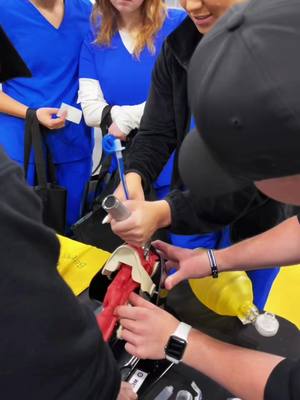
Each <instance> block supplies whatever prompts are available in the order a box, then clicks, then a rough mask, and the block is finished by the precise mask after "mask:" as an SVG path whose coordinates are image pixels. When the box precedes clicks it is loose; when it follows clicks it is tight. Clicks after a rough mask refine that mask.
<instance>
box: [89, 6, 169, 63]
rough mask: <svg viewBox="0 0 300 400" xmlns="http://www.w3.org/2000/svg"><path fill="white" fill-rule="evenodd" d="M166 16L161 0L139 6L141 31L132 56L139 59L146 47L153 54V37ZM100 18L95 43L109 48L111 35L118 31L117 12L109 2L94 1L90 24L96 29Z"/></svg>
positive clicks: (165, 9)
mask: <svg viewBox="0 0 300 400" xmlns="http://www.w3.org/2000/svg"><path fill="white" fill-rule="evenodd" d="M166 15H167V8H166V6H165V3H164V1H163V0H144V2H143V4H142V5H141V24H142V29H141V30H140V32H139V34H138V35H137V37H136V41H135V46H134V49H133V54H134V56H135V57H136V58H139V56H140V54H141V52H142V51H143V49H144V48H145V47H146V46H147V47H148V49H149V50H150V51H151V53H154V52H155V46H154V37H155V35H156V34H157V33H158V31H159V30H160V29H161V27H162V25H163V23H164V21H165V18H166ZM99 17H101V26H100V29H99V31H98V32H97V38H96V43H98V44H100V45H105V46H110V45H111V41H112V37H113V35H114V34H115V33H116V32H117V30H118V22H119V21H118V19H119V12H118V11H117V10H116V9H115V8H114V7H113V5H112V4H111V1H110V0H96V1H95V4H94V8H93V13H92V22H93V24H94V25H95V26H96V27H97V25H98V24H99Z"/></svg>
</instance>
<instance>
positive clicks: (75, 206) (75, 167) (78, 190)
mask: <svg viewBox="0 0 300 400" xmlns="http://www.w3.org/2000/svg"><path fill="white" fill-rule="evenodd" d="M55 168H56V179H57V184H58V185H60V186H63V187H64V188H66V189H67V193H68V195H67V218H66V219H67V228H66V233H68V231H69V229H70V227H71V225H73V224H74V223H75V222H76V221H77V220H78V219H79V218H80V216H81V212H82V205H83V195H84V193H85V188H86V185H87V183H88V181H89V179H90V176H91V171H92V160H91V157H88V158H85V159H83V160H79V161H72V162H68V163H63V164H55ZM27 182H28V183H29V184H30V185H31V186H33V185H34V184H35V168H34V164H29V167H28V175H27Z"/></svg>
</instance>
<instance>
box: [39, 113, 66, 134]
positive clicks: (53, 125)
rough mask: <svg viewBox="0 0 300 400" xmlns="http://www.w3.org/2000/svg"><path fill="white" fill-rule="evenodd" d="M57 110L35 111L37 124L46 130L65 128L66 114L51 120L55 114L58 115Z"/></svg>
mask: <svg viewBox="0 0 300 400" xmlns="http://www.w3.org/2000/svg"><path fill="white" fill-rule="evenodd" d="M58 111H59V109H58V108H38V109H37V110H36V116H37V119H38V121H39V123H40V124H41V125H43V126H45V127H46V128H48V129H51V130H52V129H60V128H63V127H64V126H65V123H66V116H67V112H66V111H64V112H63V113H62V114H61V116H59V117H57V118H53V116H55V117H56V114H57V113H58Z"/></svg>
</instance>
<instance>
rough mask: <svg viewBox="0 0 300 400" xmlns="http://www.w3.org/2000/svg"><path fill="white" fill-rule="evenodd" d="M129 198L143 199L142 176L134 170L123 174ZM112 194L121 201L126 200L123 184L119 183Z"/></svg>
mask: <svg viewBox="0 0 300 400" xmlns="http://www.w3.org/2000/svg"><path fill="white" fill-rule="evenodd" d="M125 179H126V183H127V187H128V192H129V198H130V200H145V195H144V190H143V186H142V178H141V176H140V175H139V174H137V173H136V172H129V173H128V174H126V175H125ZM114 195H115V196H116V197H117V198H118V199H119V200H121V201H124V200H126V198H125V193H124V190H123V186H122V184H121V183H120V184H119V186H118V187H117V189H116V190H115V192H114Z"/></svg>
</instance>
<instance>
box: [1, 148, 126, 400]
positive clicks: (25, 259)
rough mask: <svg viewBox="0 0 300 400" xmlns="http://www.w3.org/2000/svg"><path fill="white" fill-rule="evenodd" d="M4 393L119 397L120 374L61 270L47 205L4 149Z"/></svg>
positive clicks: (78, 399) (66, 398)
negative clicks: (46, 216)
mask: <svg viewBox="0 0 300 400" xmlns="http://www.w3.org/2000/svg"><path fill="white" fill-rule="evenodd" d="M0 186H1V195H0V220H1V224H0V237H1V264H0V271H1V279H0V281H1V285H0V326H1V333H0V387H1V397H2V398H3V399H18V398H25V397H26V399H43V400H50V399H51V400H53V399H60V400H71V399H72V400H84V399H89V400H96V399H97V400H99V399H116V397H117V393H118V391H119V386H120V376H119V372H118V368H117V366H116V364H115V361H114V359H113V356H112V354H111V352H110V350H109V348H108V347H107V346H106V345H105V344H104V342H103V339H102V337H101V333H100V331H99V329H98V326H97V324H96V320H95V317H94V315H93V313H92V312H91V311H90V310H88V309H87V308H86V307H85V306H82V305H80V304H79V302H78V300H77V298H76V297H75V296H74V295H73V293H72V292H71V290H70V288H69V287H68V286H67V285H66V284H65V282H64V281H63V279H62V278H61V277H60V275H59V274H58V272H57V268H56V267H57V261H58V256H59V243H58V240H57V238H56V235H55V233H54V232H53V231H52V230H50V229H48V228H46V227H45V226H44V225H43V224H42V212H41V211H42V210H41V204H40V201H39V199H38V198H37V197H36V195H35V194H34V193H33V191H32V189H31V188H29V187H28V186H27V185H26V183H25V181H24V179H23V175H22V172H21V170H20V168H19V167H18V166H17V165H16V164H15V163H13V162H12V161H10V160H9V159H8V158H7V157H6V156H5V155H4V153H3V152H2V150H0Z"/></svg>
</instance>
